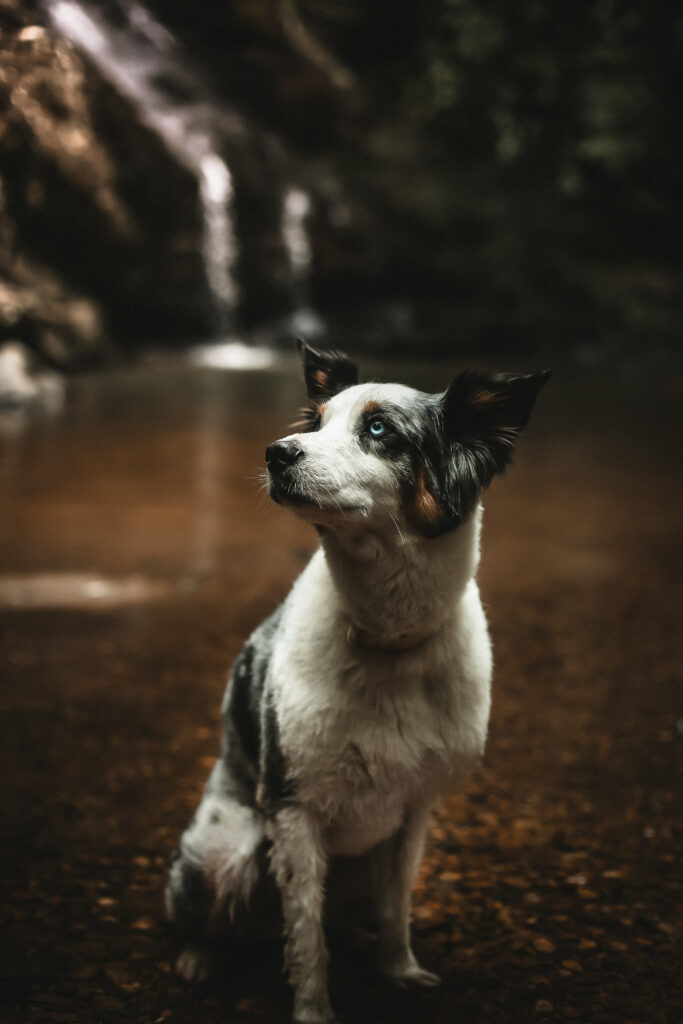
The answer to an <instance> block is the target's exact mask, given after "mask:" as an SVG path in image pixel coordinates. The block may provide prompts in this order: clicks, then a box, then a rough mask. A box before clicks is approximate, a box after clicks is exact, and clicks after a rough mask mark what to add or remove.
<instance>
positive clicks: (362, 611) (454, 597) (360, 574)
mask: <svg viewBox="0 0 683 1024" xmlns="http://www.w3.org/2000/svg"><path fill="white" fill-rule="evenodd" d="M481 513H482V508H481V505H479V506H478V507H477V508H476V509H475V510H474V512H473V513H472V515H471V516H470V517H469V518H468V519H467V521H466V522H465V523H463V524H462V525H461V526H459V527H458V528H457V529H456V530H453V531H451V532H450V533H447V534H444V535H443V536H441V537H437V538H436V539H433V540H431V539H429V540H428V539H425V538H423V537H417V536H414V535H413V536H402V535H401V534H400V533H399V532H398V531H396V530H395V529H392V530H391V531H387V532H384V531H376V530H372V529H369V528H367V527H365V528H363V527H362V526H353V527H344V528H343V529H338V530H337V529H335V530H332V529H325V530H324V531H323V532H322V533H321V545H322V548H323V551H324V553H325V558H326V561H327V565H328V567H329V570H330V574H331V576H332V580H333V582H334V585H335V588H336V590H337V592H338V594H339V596H340V599H341V602H342V606H343V608H344V611H345V613H346V615H347V616H348V618H349V625H350V626H351V627H352V629H353V630H354V631H355V632H356V634H357V635H358V636H365V637H367V638H371V639H370V640H369V642H368V644H367V646H378V647H382V646H386V647H387V648H388V649H391V648H392V644H393V643H394V642H396V643H397V645H398V646H397V647H396V649H400V644H401V638H407V642H406V644H405V646H411V645H412V644H411V638H414V641H415V643H419V642H421V640H423V639H426V638H427V637H429V636H431V635H433V634H434V633H436V632H437V631H438V630H439V628H440V627H441V626H442V625H444V623H445V622H446V621H447V620H448V619H449V618H450V617H451V616H452V614H453V612H454V610H455V607H456V605H457V603H458V601H459V600H460V598H461V597H462V594H463V592H464V590H465V587H466V586H467V584H468V582H469V581H470V580H471V579H472V577H473V576H474V574H475V572H476V569H477V565H478V562H479V534H480V529H481ZM372 638H376V640H377V642H376V643H374V642H373V640H372Z"/></svg>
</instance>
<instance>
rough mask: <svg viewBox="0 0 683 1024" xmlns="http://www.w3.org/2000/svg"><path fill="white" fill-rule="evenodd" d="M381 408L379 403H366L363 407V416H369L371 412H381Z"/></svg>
mask: <svg viewBox="0 0 683 1024" xmlns="http://www.w3.org/2000/svg"><path fill="white" fill-rule="evenodd" d="M381 410H382V406H381V405H380V404H379V402H367V404H366V405H364V406H363V416H370V415H371V414H372V413H373V412H381Z"/></svg>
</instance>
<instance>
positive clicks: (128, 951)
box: [0, 362, 683, 1024]
mask: <svg viewBox="0 0 683 1024" xmlns="http://www.w3.org/2000/svg"><path fill="white" fill-rule="evenodd" d="M400 376H401V378H402V379H404V380H407V381H412V382H413V383H429V382H430V378H431V383H432V384H433V385H434V387H438V386H439V385H440V384H442V383H445V376H446V371H442V376H440V377H437V376H436V375H433V374H431V373H430V372H429V371H428V370H425V369H422V370H420V371H418V370H417V369H414V370H411V369H410V368H406V369H405V370H403V371H401V373H400ZM680 401H681V389H680V387H677V386H676V382H675V380H674V379H673V377H672V375H671V374H670V373H669V372H668V371H665V370H664V371H662V370H661V369H659V370H654V369H652V368H650V369H647V370H643V369H642V368H640V369H639V368H638V367H634V366H631V367H628V368H625V367H622V368H620V369H615V368H607V367H604V366H603V367H599V368H592V369H591V368H583V369H577V368H573V369H567V370H564V371H562V370H560V371H558V372H556V374H555V377H554V379H553V381H552V382H551V384H550V385H549V386H548V388H547V389H546V391H545V392H544V393H543V394H542V395H541V398H540V400H539V404H538V407H537V410H536V413H535V416H534V418H533V421H532V424H531V426H530V427H529V430H528V432H527V434H526V436H525V437H524V438H523V439H522V442H521V444H520V447H519V452H518V457H517V459H516V463H515V465H514V467H513V468H512V469H511V471H510V472H509V474H508V475H507V477H506V478H505V479H504V480H499V481H497V482H496V483H495V484H494V486H493V487H492V489H491V491H490V492H489V494H488V496H487V501H486V507H487V513H486V525H485V538H484V558H483V564H482V569H481V586H482V591H483V594H484V597H485V602H486V605H487V608H488V612H489V617H490V622H491V628H492V632H493V636H494V642H495V651H496V675H495V696H494V707H493V719H492V725H491V737H490V743H489V746H488V751H487V756H486V759H485V763H484V765H483V767H482V768H481V769H480V770H479V771H478V772H477V773H476V774H475V775H474V776H473V777H472V778H471V780H470V781H469V782H468V784H467V785H466V786H464V788H463V789H462V790H461V791H460V792H458V793H455V794H454V795H453V796H451V797H450V798H448V799H446V800H444V801H443V802H442V803H441V805H440V807H439V808H438V812H437V813H436V815H435V817H434V822H433V827H432V830H431V836H430V840H429V844H428V850H427V856H426V859H425V863H424V867H423V870H422V872H421V875H420V879H419V883H418V887H417V892H416V900H415V914H414V921H415V932H416V945H417V949H418V952H419V955H420V957H421V959H422V960H423V962H424V964H425V966H427V967H429V968H430V969H432V970H436V971H438V972H439V973H440V974H441V976H442V978H443V984H442V986H441V988H440V989H438V990H436V991H434V992H429V993H426V994H425V993H419V994H415V995H409V996H408V995H405V994H401V995H396V994H394V993H393V992H392V991H391V990H390V989H388V988H387V987H386V986H385V985H384V984H383V983H382V982H381V981H380V980H379V979H378V978H377V977H376V976H375V974H374V973H373V971H372V969H371V967H370V966H369V965H368V964H367V963H366V961H365V960H364V959H363V958H362V957H359V956H355V955H354V954H352V953H349V952H348V951H345V950H336V951H335V952H336V956H335V959H334V961H333V968H332V990H333V998H334V1001H335V1002H336V1005H337V1007H338V1010H339V1014H340V1016H341V1018H342V1020H343V1021H344V1022H349V1024H350V1022H354V1024H371V1022H373V1024H374V1022H379V1024H408V1022H411V1024H412V1022H420V1024H422V1022H426V1024H443V1022H447V1021H455V1020H457V1021H461V1022H468V1024H483V1022H494V1021H495V1022H496V1024H505V1022H518V1021H524V1022H526V1021H537V1020H538V1021H556V1020H558V1021H561V1020H576V1021H581V1022H596V1024H598V1022H605V1024H606V1022H612V1024H634V1022H647V1024H674V1021H676V1022H677V1021H679V1020H680V1019H681V1018H682V1017H683V976H682V974H681V961H680V945H679V943H680V932H681V920H682V915H681V909H682V908H681V904H682V902H683V901H682V896H683V893H682V889H681V886H682V871H681V836H682V833H683V818H682V814H681V811H682V806H681V805H682V796H681V791H682V787H681V748H682V746H683V699H682V695H681V688H680V680H679V677H678V672H679V667H680V642H679V626H678V608H679V607H680V598H681V583H680V571H679V567H678V565H677V555H678V551H679V545H680V511H679V510H680V498H681V482H680V474H679V473H677V464H676V461H675V457H674V453H675V452H676V450H677V447H676V435H675V433H674V424H675V422H676V419H677V418H678V410H679V409H680ZM300 402H301V388H300V385H299V380H298V372H297V368H296V367H295V364H294V362H292V363H291V364H287V365H286V366H285V367H283V368H275V369H273V370H270V371H264V372H262V373H252V372H244V373H220V372H210V371H206V370H196V369H195V370H188V369H181V368H178V367H175V368H173V367H170V368H169V367H166V368H161V369H156V370H155V371H154V372H150V371H140V370H138V371H134V372H133V371H131V372H127V373H121V374H117V375H111V376H108V377H102V378H91V379H89V380H83V381H80V382H76V383H75V384H74V385H73V386H72V389H71V391H70V393H69V396H68V400H67V404H66V407H65V410H64V412H63V413H62V414H61V415H57V416H54V417H52V418H47V419H44V420H42V421H40V420H39V421H37V422H34V423H32V424H28V425H27V426H26V427H25V428H24V429H20V427H19V424H18V423H16V422H15V423H14V429H12V430H11V431H10V433H9V434H6V435H5V436H4V437H3V438H2V440H1V441H0V444H1V446H2V461H1V462H0V512H1V514H0V623H1V629H2V634H1V636H2V639H1V644H2V646H1V651H2V653H1V657H2V675H3V684H2V691H1V695H0V700H1V711H2V714H1V719H0V730H1V742H0V759H1V770H0V794H1V801H2V803H1V806H2V830H3V839H2V844H1V850H0V859H1V864H0V877H1V879H2V901H3V904H4V906H3V908H2V922H3V924H2V929H1V930H0V973H1V976H2V983H3V991H2V1002H1V1005H0V1018H1V1019H2V1020H3V1021H4V1022H7V1024H29V1022H35V1024H43V1022H54V1024H70V1022H85V1024H99V1022H102V1024H110V1022H111V1024H118V1022H124V1021H134V1022H140V1024H142V1022H145V1024H151V1022H156V1024H161V1022H162V1021H165V1022H169V1024H219V1022H220V1024H233V1022H238V1021H239V1022H242V1021H246V1022H251V1021H253V1022H263V1024H265V1022H272V1024H280V1022H284V1021H286V1020H287V1019H288V1012H289V1007H290V1001H289V994H288V991H287V987H286V985H285V984H284V981H283V979H282V973H281V964H280V959H279V952H278V949H277V947H271V946H263V947H260V946H259V947H245V946H242V945H241V946H238V947H231V948H228V949H226V950H225V954H224V960H223V969H222V971H221V972H219V975H218V976H216V977H215V978H214V979H213V980H212V981H210V982H209V983H208V984H207V985H206V986H204V987H203V988H199V989H192V988H188V987H186V986H184V985H183V984H181V983H180V982H179V980H178V979H177V978H176V977H175V976H174V974H173V972H172V970H171V967H170V956H171V948H170V942H169V937H168V934H167V932H166V929H165V926H164V921H163V913H162V898H161V894H162V889H163V885H164V879H165V865H166V862H167V859H168V856H169V854H170V852H171V850H172V848H173V847H174V845H175V843H176V841H177V838H178V836H179V833H180V832H181V830H182V828H183V827H184V825H185V823H186V821H187V819H188V818H189V816H190V814H191V813H192V811H193V809H194V806H195V803H196V801H197V798H198V795H199V792H200V790H201V788H202V785H203V782H204V779H205V777H206V775H207V772H208V770H209V768H210V766H211V764H212V763H213V759H214V757H215V755H216V752H217V746H218V742H219V710H218V709H219V703H220V698H221V694H222V690H223V685H224V677H225V673H226V669H227V666H228V665H229V663H230V661H231V659H232V658H233V657H234V655H235V654H236V652H237V650H238V648H239V645H240V643H241V641H242V639H243V638H244V637H245V635H246V634H247V632H248V631H249V629H250V628H251V627H252V626H253V625H254V624H255V623H257V622H258V621H259V620H260V618H261V617H262V616H263V615H264V614H265V613H267V612H268V611H269V610H270V609H271V608H272V607H273V606H274V604H275V603H276V602H277V601H278V599H279V598H280V597H281V596H282V595H283V594H284V593H285V592H286V590H287V588H288V586H289V584H290V582H291V580H292V578H293V577H294V575H295V574H296V573H297V571H298V570H299V569H300V568H301V566H302V565H303V564H304V562H305V560H306V558H307V557H308V554H309V552H310V551H311V549H312V546H313V544H314V537H313V535H312V534H311V533H309V532H308V530H307V529H306V528H305V527H304V526H303V525H300V524H299V523H297V521H296V520H294V519H293V518H290V517H289V515H288V514H287V513H286V512H285V511H283V510H281V509H279V508H277V507H275V506H273V505H271V504H270V503H269V502H268V500H267V498H266V497H265V496H264V495H263V494H262V492H261V491H260V489H259V478H258V475H259V472H260V468H261V465H262V457H263V450H264V447H265V444H266V442H267V441H269V440H272V439H273V438H275V437H277V436H280V435H281V434H282V433H284V432H285V426H286V424H287V423H288V422H290V421H291V418H292V413H293V411H294V410H295V409H296V408H297V407H298V406H299V404H300ZM678 441H679V442H680V434H679V435H678Z"/></svg>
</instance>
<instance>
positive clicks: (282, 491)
mask: <svg viewBox="0 0 683 1024" xmlns="http://www.w3.org/2000/svg"><path fill="white" fill-rule="evenodd" d="M303 455H304V449H303V448H302V446H301V445H300V444H299V442H298V441H293V440H285V441H274V442H273V444H269V445H268V447H267V448H266V466H267V467H268V476H269V484H270V486H269V491H270V496H271V498H272V499H273V501H276V502H278V504H280V503H281V502H285V503H286V504H291V505H305V504H308V503H309V499H308V498H306V496H305V495H303V494H302V493H301V492H300V490H299V489H298V488H297V486H296V484H295V481H294V479H293V473H292V470H293V467H294V466H295V464H296V463H297V462H298V461H299V459H301V458H302V456H303Z"/></svg>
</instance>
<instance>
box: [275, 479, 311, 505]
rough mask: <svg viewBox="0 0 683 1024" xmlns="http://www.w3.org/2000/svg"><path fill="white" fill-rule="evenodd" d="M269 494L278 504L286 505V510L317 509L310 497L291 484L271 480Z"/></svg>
mask: <svg viewBox="0 0 683 1024" xmlns="http://www.w3.org/2000/svg"><path fill="white" fill-rule="evenodd" d="M268 493H269V494H270V496H271V498H272V499H273V501H274V502H276V504H278V505H284V506H285V507H286V508H292V509H295V510H296V509H307V508H315V501H314V500H313V498H311V497H310V495H307V494H304V493H303V492H302V491H300V490H298V489H297V488H296V487H292V486H291V485H290V484H286V483H280V482H279V481H277V480H270V481H269V482H268Z"/></svg>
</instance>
